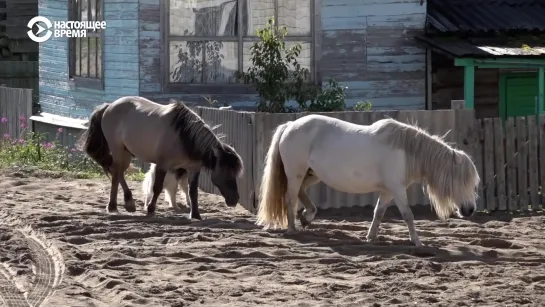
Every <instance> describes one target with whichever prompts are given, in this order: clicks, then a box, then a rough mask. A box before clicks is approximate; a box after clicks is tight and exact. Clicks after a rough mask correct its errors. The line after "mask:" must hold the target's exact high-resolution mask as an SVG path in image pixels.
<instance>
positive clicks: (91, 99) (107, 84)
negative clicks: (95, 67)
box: [39, 0, 139, 118]
mask: <svg viewBox="0 0 545 307" xmlns="http://www.w3.org/2000/svg"><path fill="white" fill-rule="evenodd" d="M39 13H40V15H41V16H45V17H47V18H49V19H50V20H51V21H52V22H55V21H67V20H68V1H67V0H48V1H44V0H40V2H39ZM104 19H105V21H106V30H105V41H104V44H105V45H104V55H103V56H104V68H105V70H104V90H91V89H85V88H75V87H74V85H73V84H72V83H71V82H70V80H69V79H68V39H67V38H54V37H52V38H51V39H49V40H48V41H47V42H45V43H42V44H40V103H41V106H42V110H43V111H44V112H48V113H53V114H57V115H62V116H68V117H84V118H86V117H87V116H88V115H89V114H90V113H91V111H92V110H93V109H94V108H95V107H96V106H97V105H98V104H100V103H102V102H107V101H112V100H115V99H117V98H119V97H121V96H124V95H138V94H139V82H138V80H139V70H138V34H139V33H138V23H139V22H138V0H123V1H119V0H105V1H104Z"/></svg>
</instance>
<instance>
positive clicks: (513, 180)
mask: <svg viewBox="0 0 545 307" xmlns="http://www.w3.org/2000/svg"><path fill="white" fill-rule="evenodd" d="M515 136H516V130H515V120H514V119H513V118H512V117H509V118H507V120H506V121H505V164H506V178H505V181H506V183H507V209H508V210H510V211H512V210H516V209H517V208H518V198H517V181H518V179H517V164H516V163H517V161H516V159H515V154H516V151H517V149H516V147H515Z"/></svg>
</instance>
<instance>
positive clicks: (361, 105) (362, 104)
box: [352, 101, 372, 111]
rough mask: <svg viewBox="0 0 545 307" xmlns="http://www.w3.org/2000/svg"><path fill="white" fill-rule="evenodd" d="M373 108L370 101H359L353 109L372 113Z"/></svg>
mask: <svg viewBox="0 0 545 307" xmlns="http://www.w3.org/2000/svg"><path fill="white" fill-rule="evenodd" d="M371 107H372V105H371V102H369V101H358V102H357V103H356V104H355V105H354V107H353V108H352V109H353V110H354V111H370V110H371Z"/></svg>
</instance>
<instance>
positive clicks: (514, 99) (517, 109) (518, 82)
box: [502, 74, 538, 117]
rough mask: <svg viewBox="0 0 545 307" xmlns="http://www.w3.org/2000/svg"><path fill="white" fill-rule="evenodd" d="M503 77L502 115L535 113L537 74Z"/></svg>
mask: <svg viewBox="0 0 545 307" xmlns="http://www.w3.org/2000/svg"><path fill="white" fill-rule="evenodd" d="M503 79H504V80H502V81H503V82H502V83H503V91H504V93H503V94H504V97H503V98H504V99H503V100H504V101H503V103H502V105H503V106H502V107H503V108H504V110H503V111H504V113H503V114H504V117H513V116H528V115H533V114H536V112H537V110H536V97H537V92H538V89H537V76H535V75H533V74H532V75H517V74H513V75H505V76H504V78H503Z"/></svg>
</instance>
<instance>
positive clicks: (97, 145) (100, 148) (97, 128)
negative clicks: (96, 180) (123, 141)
mask: <svg viewBox="0 0 545 307" xmlns="http://www.w3.org/2000/svg"><path fill="white" fill-rule="evenodd" d="M109 105H110V104H108V103H104V104H102V105H100V106H98V107H97V108H96V109H95V111H93V113H91V117H90V119H89V125H88V127H87V130H85V132H83V134H82V136H81V139H80V142H81V143H83V151H85V152H86V153H87V154H88V155H89V156H90V157H91V158H92V159H93V160H94V161H95V162H96V163H98V165H100V166H101V167H102V169H104V172H105V173H106V176H108V175H110V168H111V166H112V164H113V158H112V155H111V153H110V147H109V146H108V142H107V141H106V138H105V137H104V132H103V131H102V116H103V115H104V112H105V111H106V109H107V108H108V106H109Z"/></svg>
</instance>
